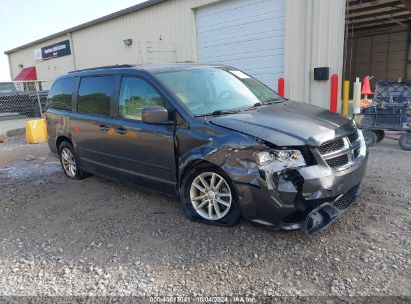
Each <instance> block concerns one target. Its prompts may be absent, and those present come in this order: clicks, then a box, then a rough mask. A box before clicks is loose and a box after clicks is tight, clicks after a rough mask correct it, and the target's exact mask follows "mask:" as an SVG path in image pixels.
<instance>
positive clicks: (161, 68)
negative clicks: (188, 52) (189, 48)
mask: <svg viewBox="0 0 411 304" xmlns="http://www.w3.org/2000/svg"><path fill="white" fill-rule="evenodd" d="M200 67H203V68H204V67H227V66H225V65H218V64H216V65H210V64H197V63H168V64H137V65H132V64H122V65H111V66H101V67H94V68H89V69H84V70H76V71H71V72H69V73H68V74H69V75H73V76H74V75H77V74H89V73H90V74H93V72H101V71H106V70H140V71H147V72H150V73H158V72H165V71H173V70H184V69H194V68H200Z"/></svg>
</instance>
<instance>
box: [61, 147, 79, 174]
mask: <svg viewBox="0 0 411 304" xmlns="http://www.w3.org/2000/svg"><path fill="white" fill-rule="evenodd" d="M60 157H61V163H62V164H63V168H64V171H65V172H66V174H67V175H68V176H70V177H76V173H77V164H76V160H75V158H74V155H73V153H72V152H71V151H70V150H69V149H68V148H64V149H63V150H61V156H60Z"/></svg>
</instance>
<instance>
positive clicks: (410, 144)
mask: <svg viewBox="0 0 411 304" xmlns="http://www.w3.org/2000/svg"><path fill="white" fill-rule="evenodd" d="M399 144H400V147H401V149H403V150H405V151H411V133H407V134H404V135H401V137H400V140H399Z"/></svg>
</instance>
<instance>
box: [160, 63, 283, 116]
mask: <svg viewBox="0 0 411 304" xmlns="http://www.w3.org/2000/svg"><path fill="white" fill-rule="evenodd" d="M155 75H156V76H157V77H158V78H159V79H160V80H161V81H162V82H163V83H164V84H165V85H167V86H168V88H169V89H170V90H172V91H173V92H174V93H175V94H176V96H177V97H178V98H179V99H180V101H181V102H182V103H183V104H184V105H185V106H186V107H187V108H188V109H189V110H190V111H191V113H193V114H194V115H196V116H202V115H208V114H212V113H217V112H231V111H239V110H243V109H246V108H249V107H253V106H256V105H260V104H261V105H262V104H267V103H271V102H275V101H282V100H283V99H282V98H281V97H280V96H279V95H277V94H276V93H275V92H274V91H273V90H271V89H270V88H268V87H267V86H265V85H264V84H262V83H261V82H259V81H258V80H256V79H254V78H252V77H250V76H248V75H246V74H244V73H243V72H240V71H238V70H234V69H233V70H225V69H221V68H194V69H185V70H174V71H167V72H158V73H156V74H155Z"/></svg>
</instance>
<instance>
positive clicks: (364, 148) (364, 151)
mask: <svg viewBox="0 0 411 304" xmlns="http://www.w3.org/2000/svg"><path fill="white" fill-rule="evenodd" d="M357 132H358V137H359V138H360V143H361V145H360V155H361V156H365V155H367V146H366V145H365V139H364V135H363V134H362V131H361V130H360V129H357Z"/></svg>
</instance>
